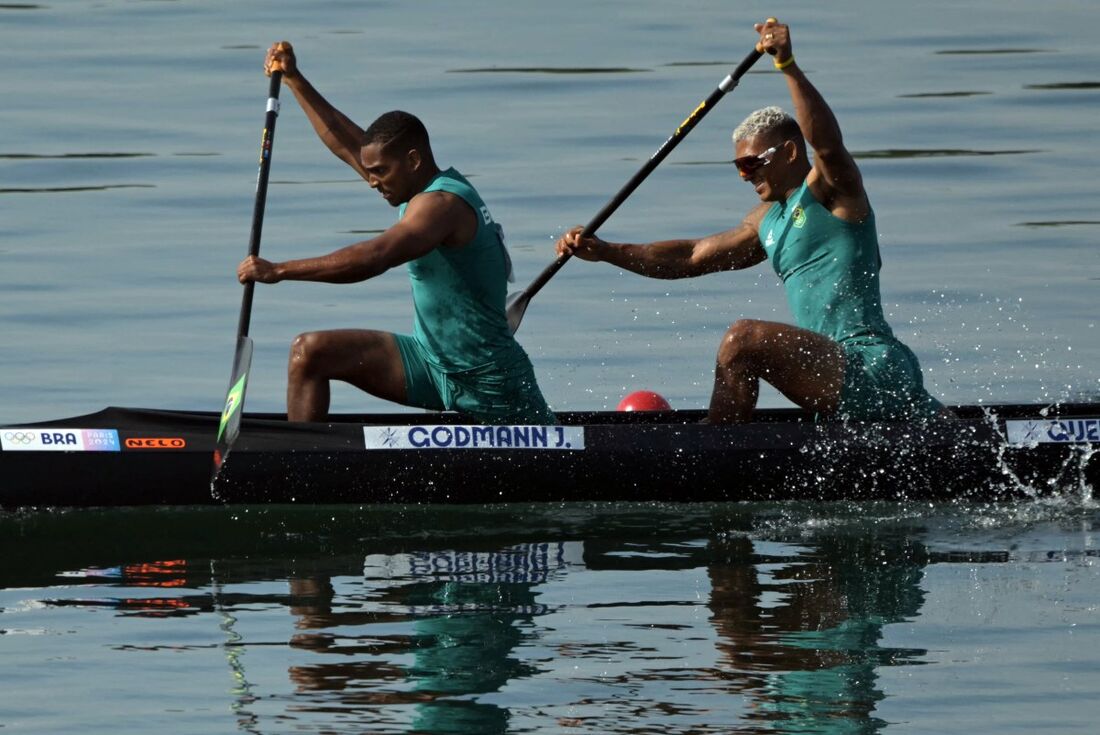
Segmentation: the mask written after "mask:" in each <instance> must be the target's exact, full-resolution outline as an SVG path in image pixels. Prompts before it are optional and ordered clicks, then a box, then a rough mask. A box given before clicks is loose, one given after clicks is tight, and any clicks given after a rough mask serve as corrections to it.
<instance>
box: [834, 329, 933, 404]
mask: <svg viewBox="0 0 1100 735" xmlns="http://www.w3.org/2000/svg"><path fill="white" fill-rule="evenodd" d="M840 346H841V348H842V349H843V350H844V385H843V387H842V388H841V390H840V404H839V405H838V406H837V410H836V418H840V419H851V420H855V421H908V420H913V419H929V418H933V417H935V416H936V414H937V413H938V412H939V411H940V410H942V409H943V404H942V403H940V402H939V401H937V400H936V399H935V398H933V397H932V396H930V395H929V394H928V391H926V390H925V389H924V377H923V375H922V374H921V370H920V363H918V362H917V356H916V355H914V354H913V351H912V350H910V349H909V348H908V347H906V346H905V345H903V344H902V343H901V342H898V341H897V340H874V341H871V340H867V341H863V340H850V341H847V342H841V343H840Z"/></svg>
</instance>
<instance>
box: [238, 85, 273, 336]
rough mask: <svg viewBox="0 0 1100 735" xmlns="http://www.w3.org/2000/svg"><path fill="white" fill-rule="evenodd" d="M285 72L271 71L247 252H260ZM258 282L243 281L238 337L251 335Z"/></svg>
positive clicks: (251, 253)
mask: <svg viewBox="0 0 1100 735" xmlns="http://www.w3.org/2000/svg"><path fill="white" fill-rule="evenodd" d="M282 81H283V73H282V72H281V71H274V72H272V73H271V86H270V87H269V88H268V92H267V115H266V117H264V134H263V139H262V140H261V142H260V171H259V173H258V174H257V175H256V204H255V206H254V207H253V208H252V232H251V234H250V235H249V238H248V254H249V255H250V256H256V255H259V254H260V234H261V233H262V232H263V228H264V207H265V205H266V203H267V179H268V176H269V174H270V173H271V146H272V144H273V143H274V141H275V121H276V120H277V119H278V117H279V89H280V88H281V87H282ZM255 290H256V284H255V283H254V282H252V281H249V282H248V283H246V284H244V295H243V296H242V298H241V316H240V319H239V320H238V321H237V339H238V340H239V339H240V338H241V337H246V336H248V327H249V325H250V324H251V322H252V294H253V292H254V291H255Z"/></svg>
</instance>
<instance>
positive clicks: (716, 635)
mask: <svg viewBox="0 0 1100 735" xmlns="http://www.w3.org/2000/svg"><path fill="white" fill-rule="evenodd" d="M1098 519H1100V516H1097V511H1096V509H1095V508H1094V507H1092V506H1091V505H1089V504H1085V505H1076V506H1075V505H1073V504H1066V503H1064V502H1063V503H1061V504H1058V503H1051V504H1046V505H1038V504H1035V505H1028V506H1015V507H1006V506H997V507H993V506H990V507H979V506H958V507H957V508H953V507H932V506H904V505H898V504H890V503H882V504H861V505H844V504H838V505H824V504H818V505H814V504H797V505H796V504H789V505H780V504H761V505H733V504H716V505H698V506H696V505H690V506H688V505H664V504H659V505H641V504H636V505H630V504H617V505H591V504H576V505H564V506H549V505H527V506H498V507H474V508H416V507H411V506H410V507H405V508H394V507H386V508H370V507H364V508H359V509H349V508H339V509H337V508H323V507H317V508H283V509H280V508H273V507H269V508H262V509H249V508H238V509H175V510H142V511H137V510H134V511H109V512H96V511H89V512H81V513H67V514H56V515H54V514H24V515H22V516H18V517H17V516H7V517H0V531H3V536H2V538H3V539H6V542H11V543H15V540H18V545H19V547H20V548H21V549H23V550H24V553H25V558H26V559H27V563H26V564H24V565H20V566H19V567H9V568H6V569H4V570H3V572H2V573H0V632H3V633H6V634H7V635H5V636H0V641H3V642H4V643H5V644H6V645H7V649H6V652H5V653H6V659H5V660H6V661H10V662H11V666H12V670H15V669H16V668H20V669H22V668H26V669H27V670H31V671H34V670H37V669H36V667H37V668H41V667H42V666H49V663H48V662H50V661H52V660H54V659H55V658H58V657H64V656H66V655H70V654H72V653H73V652H76V655H78V656H79V660H80V661H81V669H80V670H81V671H84V672H87V671H96V672H98V676H100V677H101V678H102V679H103V680H104V682H105V683H107V684H111V683H112V682H116V684H115V685H114V688H113V689H110V690H109V691H115V692H117V694H107V695H105V699H102V700H100V699H94V700H82V699H80V698H79V696H77V697H76V698H75V699H73V700H72V701H71V702H69V701H66V702H65V703H61V704H56V703H55V704H54V705H53V707H54V709H53V710H52V712H53V714H51V715H50V717H52V718H55V719H54V720H51V722H52V723H54V724H58V725H63V726H66V727H68V730H69V731H71V729H72V727H74V726H75V725H74V724H73V723H75V722H76V721H77V720H78V719H81V718H88V717H91V718H92V719H93V720H95V721H99V722H111V721H112V718H113V717H115V716H116V714H115V713H116V710H117V711H122V710H124V709H125V705H124V702H123V701H122V700H121V699H120V698H125V697H126V688H125V687H124V686H121V685H118V684H117V680H119V678H120V677H121V678H125V677H127V676H130V677H135V678H137V679H144V678H146V677H149V676H154V675H156V673H157V672H160V671H163V670H164V669H165V667H174V669H175V674H174V675H173V679H171V681H170V682H168V683H165V684H164V686H165V687H169V688H171V689H172V690H173V697H174V698H180V699H181V700H182V701H188V697H195V696H196V695H194V694H193V693H192V692H191V691H190V689H192V688H194V687H198V686H200V683H203V684H204V685H206V686H215V687H216V688H215V689H214V690H212V691H211V692H209V693H205V694H203V696H202V697H198V701H201V702H203V704H202V705H201V707H200V708H198V709H195V710H194V711H191V710H189V709H188V708H187V707H182V708H181V709H179V714H178V716H177V718H176V722H177V725H176V726H175V729H171V730H170V732H173V733H174V732H194V731H196V730H197V729H201V728H203V727H205V726H204V725H203V724H202V723H201V722H200V720H201V717H200V715H199V714H198V711H199V709H201V710H202V711H204V712H210V711H213V712H215V713H219V714H218V715H217V716H218V717H219V718H221V721H222V722H223V723H224V722H225V721H226V720H227V718H231V720H230V721H232V722H234V723H235V726H236V727H237V728H238V729H239V730H243V731H247V732H256V733H261V732H262V733H269V732H291V731H293V732H318V733H320V732H325V733H331V732H361V731H363V728H368V727H369V728H370V731H371V732H407V733H504V732H558V731H564V732H591V733H638V732H680V733H688V732H690V733H718V732H731V731H736V732H742V733H791V732H818V733H871V732H878V731H881V730H883V729H884V728H887V722H889V721H891V718H892V717H897V716H898V715H897V714H896V712H897V711H898V710H897V708H899V707H900V708H901V710H904V709H905V706H906V703H916V704H909V705H908V706H910V707H914V706H920V705H919V702H921V701H923V698H926V697H932V698H947V699H948V700H950V698H951V697H952V696H953V695H954V692H953V691H952V686H953V685H952V684H951V680H950V678H947V679H943V678H942V677H943V675H942V674H939V675H938V674H936V673H935V672H932V673H931V674H923V673H918V671H924V670H927V669H928V668H937V667H942V668H944V670H945V672H946V671H950V670H951V666H952V665H953V664H954V663H955V661H956V660H958V659H967V658H968V657H972V656H973V654H971V653H970V652H969V651H968V650H967V649H966V645H965V643H962V644H960V643H958V641H957V640H956V639H960V640H962V641H966V640H967V639H968V638H974V637H978V638H980V637H981V636H983V635H986V636H987V635H989V634H990V629H989V628H988V627H987V623H986V621H985V620H984V619H982V618H981V616H979V618H977V619H969V617H968V616H969V607H971V606H973V605H976V604H979V605H985V606H994V607H995V608H996V609H1004V610H1012V611H1014V612H1013V613H1012V614H1013V615H1014V616H1018V617H1023V618H1024V619H1026V620H1029V621H1030V623H1029V626H1030V627H1028V628H1023V629H1022V630H1021V631H1019V632H1016V633H1014V634H1013V636H1012V640H1013V651H1014V653H1013V656H1014V658H1015V659H1016V660H1017V661H1026V660H1032V659H1033V660H1034V663H1032V664H1030V665H1029V664H1022V665H1023V672H1024V673H1023V674H1022V675H1021V676H1020V677H1019V678H1017V679H1014V680H1012V682H1009V683H1003V684H1000V685H999V686H1003V687H1007V688H1009V689H1011V687H1012V686H1013V685H1016V686H1024V687H1026V688H1028V689H1029V690H1032V689H1034V688H1035V687H1036V686H1038V687H1039V689H1040V690H1041V689H1042V685H1038V684H1036V683H1035V681H1034V677H1031V676H1030V675H1028V674H1027V672H1034V671H1035V670H1036V667H1037V666H1039V665H1040V663H1041V664H1042V665H1043V666H1045V667H1053V670H1054V671H1060V670H1061V668H1060V667H1063V666H1065V665H1066V664H1061V663H1060V662H1061V661H1063V660H1066V659H1072V658H1073V656H1074V655H1075V654H1073V653H1072V651H1078V650H1090V646H1091V645H1093V644H1096V643H1097V642H1100V626H1096V625H1095V624H1092V623H1089V616H1090V613H1089V612H1088V611H1089V609H1090V606H1091V609H1095V605H1096V598H1095V586H1094V583H1095V582H1096V581H1097V579H1096V574H1097V566H1096V564H1095V561H1096V558H1097V555H1096V549H1095V546H1096V544H1095V541H1096V539H1095V537H1094V534H1093V532H1092V528H1093V527H1094V525H1095V522H1096V521H1097V520H1098ZM122 528H125V529H127V531H126V532H125V533H119V532H118V530H119V529H122ZM308 529H311V531H310V530H308ZM62 535H63V536H64V538H66V540H67V543H66V544H65V545H64V546H59V545H57V544H54V543H52V540H54V539H57V538H60V537H62ZM6 542H0V544H2V543H6ZM201 549H206V550H212V551H214V552H215V553H216V554H217V556H216V557H215V558H213V559H210V558H205V557H203V556H202V555H201V554H199V553H197V551H198V550H201ZM0 551H5V549H2V548H0ZM171 551H180V552H183V553H182V554H181V555H179V556H173V555H170V554H169V552H171ZM7 558H11V557H10V555H7ZM117 558H122V559H126V560H127V561H123V562H118V563H103V562H104V560H110V559H117ZM81 560H83V561H84V564H83V565H80V566H77V565H78V564H79V562H80V561H81ZM1044 568H1045V569H1047V570H1048V571H1046V572H1044V571H1042V570H1043V569H1044ZM951 569H959V570H960V571H959V572H958V573H956V572H953V571H945V570H951ZM982 569H988V570H996V571H995V575H996V576H998V577H1001V578H1004V579H1005V580H1006V583H1009V584H1010V586H1007V587H1002V590H1001V592H1000V594H1001V597H1000V599H997V598H989V595H990V594H994V593H996V592H997V591H996V590H995V589H992V588H988V587H986V586H983V585H981V584H975V585H971V584H969V583H966V582H965V581H964V582H963V583H962V584H961V585H960V584H959V583H958V582H952V583H951V584H949V585H948V586H947V587H944V586H943V585H940V584H937V583H936V581H935V580H936V579H937V578H945V577H946V578H949V579H958V578H962V579H964V580H965V577H966V575H967V574H970V575H974V574H986V575H989V574H994V572H992V571H991V572H981V571H980V570H982ZM968 570H969V571H968ZM1060 570H1061V571H1060ZM1052 573H1053V576H1052V577H1051V574H1052ZM1047 578H1050V581H1049V582H1045V581H1043V580H1045V579H1047ZM1003 584H1004V583H1003ZM1044 585H1045V587H1044ZM1004 590H1008V593H1007V596H1006V593H1005V592H1004ZM1036 590H1038V591H1040V592H1043V593H1044V594H1055V595H1057V599H1059V600H1063V601H1064V604H1063V605H1061V606H1060V608H1059V609H1060V611H1061V613H1060V614H1061V615H1062V616H1063V620H1062V621H1061V622H1060V623H1059V625H1068V626H1070V628H1071V629H1072V630H1073V631H1074V636H1075V637H1074V640H1073V641H1071V642H1059V643H1054V642H1052V641H1051V640H1050V639H1049V637H1047V636H1045V635H1039V637H1038V642H1035V641H1031V642H1029V640H1028V637H1027V636H1028V634H1029V631H1031V630H1035V631H1037V632H1039V633H1042V628H1043V627H1044V626H1046V627H1049V626H1050V623H1051V621H1050V620H1049V617H1048V614H1049V610H1048V609H1047V603H1048V598H1047V599H1044V595H1043V594H1040V595H1039V596H1038V597H1035V596H1034V594H1033V593H1034V592H1035V591H1036ZM1044 590H1049V593H1048V592H1044ZM930 598H937V601H936V604H934V605H933V604H931V603H930ZM987 598H988V599H989V601H988V602H987V601H985V600H987ZM937 618H947V619H950V620H951V621H952V622H951V624H952V625H953V626H954V628H955V632H954V633H953V634H952V635H950V636H947V637H943V635H942V633H937V631H939V628H937V625H942V623H939V622H937ZM925 620H928V621H929V622H923V621H925ZM1044 621H1045V622H1044ZM990 622H994V621H990ZM996 622H997V624H998V625H1000V626H1004V625H1005V624H1006V621H1005V620H1004V617H1003V615H1002V616H1001V618H999V619H998V621H996ZM922 626H923V627H922ZM921 630H924V631H925V633H924V635H923V637H922V636H921V635H920V634H916V635H914V634H913V633H911V632H908V631H921ZM929 635H932V636H933V637H934V638H935V640H936V644H935V646H934V647H933V646H930V645H928V644H927V640H928V636H929ZM85 639H86V640H87V641H89V642H91V646H89V645H88V643H84V641H85ZM103 641H107V645H104V644H103ZM1070 644H1072V645H1071V647H1069V648H1067V645H1070ZM959 645H961V646H962V648H958V649H956V648H955V647H956V646H959ZM1052 656H1053V659H1051V658H1050V657H1052ZM983 660H984V659H983V658H981V657H979V658H977V659H975V660H974V661H973V662H972V664H971V665H972V666H976V667H978V669H977V670H976V671H975V673H974V675H975V676H978V677H979V678H981V677H985V678H989V677H997V676H999V675H1001V674H1000V670H999V669H998V668H997V664H996V661H995V660H994V661H991V662H990V663H989V664H988V666H991V667H994V668H988V669H982V668H981V667H982V665H983V664H982V661H983ZM1071 667H1072V666H1071ZM903 671H904V672H906V673H903V674H901V673H895V672H903ZM57 675H58V674H57V673H55V676H57ZM1057 678H1058V677H1054V678H1053V679H1050V681H1051V682H1053V681H1054V679H1057ZM3 683H4V684H5V685H6V686H7V687H8V689H9V690H10V691H11V692H14V693H15V696H19V694H20V693H21V692H24V691H26V688H27V687H29V686H30V687H33V686H36V683H35V679H34V678H33V677H32V678H31V679H29V680H26V681H23V680H16V679H8V680H5V681H4V682H3ZM64 685H65V681H64V679H63V678H62V679H60V680H59V681H57V682H55V684H54V686H64ZM1051 686H1054V684H1051ZM1058 686H1061V685H1058ZM1081 686H1087V684H1086V683H1085V682H1084V681H1082V682H1081ZM82 691H86V689H85V690H82ZM211 698H213V699H214V700H215V702H214V703H213V704H212V703H211ZM945 706H946V705H945ZM958 706H962V705H961V704H960V705H958ZM1002 706H1008V707H1011V706H1012V705H1011V704H1009V705H1002ZM211 707H213V708H214V709H213V710H211ZM891 707H893V708H895V709H894V710H891ZM891 712H895V714H891ZM38 717H39V719H36V716H35V715H32V714H25V715H24V721H26V722H32V723H33V722H44V721H45V720H43V719H41V717H42V716H38ZM57 718H60V719H57ZM993 721H995V720H991V722H993ZM209 724H210V723H206V725H209ZM66 727H61V728H60V730H59V731H65V730H66ZM47 729H48V728H47ZM206 729H209V727H206ZM93 731H94V730H93ZM100 731H104V732H107V731H114V730H112V728H111V727H109V726H104V727H103V728H102V729H101V730H100ZM994 731H996V730H995V729H987V730H984V731H983V730H982V729H981V728H978V729H977V730H975V732H994Z"/></svg>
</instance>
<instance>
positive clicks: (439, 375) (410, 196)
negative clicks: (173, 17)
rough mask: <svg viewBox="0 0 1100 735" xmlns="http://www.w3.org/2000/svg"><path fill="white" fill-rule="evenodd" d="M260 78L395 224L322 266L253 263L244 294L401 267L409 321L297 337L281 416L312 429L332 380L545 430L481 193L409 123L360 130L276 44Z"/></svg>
mask: <svg viewBox="0 0 1100 735" xmlns="http://www.w3.org/2000/svg"><path fill="white" fill-rule="evenodd" d="M264 69H265V71H266V72H267V73H268V74H269V75H270V74H271V73H272V72H274V71H280V72H282V73H283V83H284V84H286V85H287V86H288V87H290V89H291V91H293V92H294V96H295V98H296V99H297V100H298V102H299V104H300V105H301V107H302V109H303V110H304V111H305V113H306V116H307V117H308V118H309V121H310V123H311V124H312V125H313V128H314V130H315V131H316V132H317V135H318V136H319V137H320V138H321V140H322V141H323V142H324V143H325V145H327V146H328V148H329V149H330V150H331V151H332V152H333V153H334V154H335V155H336V156H337V157H338V158H340V159H341V160H342V161H344V162H345V163H346V164H348V165H349V166H351V167H352V168H353V169H355V170H356V171H357V172H358V173H359V175H360V176H362V177H363V178H364V179H365V180H366V181H367V183H368V184H370V186H371V188H373V189H375V190H376V191H377V192H378V193H379V194H381V195H382V197H383V198H385V200H386V201H387V202H389V203H390V205H392V206H394V207H398V208H399V210H398V222H397V223H396V224H394V225H393V226H392V227H390V228H389V229H387V230H386V231H385V232H383V233H382V234H380V235H378V236H377V237H374V238H372V239H370V240H364V241H362V242H357V243H353V244H351V245H348V246H347V247H343V248H340V249H339V250H336V251H333V252H331V253H329V254H327V255H322V256H318V257H311V258H303V259H300V260H288V261H285V262H281V263H274V262H271V261H268V260H264V259H263V258H259V257H254V256H250V257H248V258H246V259H245V260H244V261H242V262H241V264H240V265H239V266H238V269H237V277H238V279H239V280H240V281H241V282H242V283H247V282H249V281H255V282H259V283H278V282H279V281H286V280H293V281H324V282H328V283H354V282H358V281H364V280H366V279H368V278H373V277H374V276H377V275H380V274H381V273H383V272H385V271H387V270H389V269H390V268H393V267H395V266H398V265H402V264H407V267H408V271H409V279H410V281H411V283H412V295H413V305H414V307H415V320H414V325H413V333H412V334H410V335H401V334H392V333H390V332H382V331H376V330H365V329H338V330H328V331H320V332H306V333H304V334H300V335H298V336H297V337H296V338H295V339H294V342H293V344H292V345H291V348H290V361H289V366H288V369H287V417H288V418H289V419H290V420H291V421H322V420H324V419H325V418H326V416H327V415H328V409H329V401H330V388H329V383H330V381H332V380H342V381H344V382H347V383H350V384H352V385H354V386H356V387H357V388H360V389H362V390H364V391H366V392H368V393H370V394H372V395H375V396H378V397H379V398H384V399H386V400H390V401H394V402H396V403H402V404H405V405H410V406H417V407H420V408H426V409H432V410H444V409H450V410H456V411H459V412H461V413H463V414H465V415H467V416H469V417H471V418H472V419H474V420H476V421H479V422H482V423H494V424H507V423H514V424H520V423H522V424H553V423H556V420H555V418H554V414H553V413H552V412H551V411H550V409H549V407H548V406H547V404H546V401H545V399H544V398H543V396H542V393H541V391H540V390H539V387H538V383H537V381H536V380H535V374H534V370H533V368H532V367H531V361H530V359H528V356H527V353H526V352H524V350H523V348H522V347H520V345H519V343H518V342H516V340H515V338H514V337H512V333H511V330H510V329H509V328H508V321H507V317H506V315H505V298H506V286H507V280H508V277H509V274H510V271H511V261H510V260H509V257H508V252H507V250H506V249H505V246H504V235H503V231H502V230H501V227H500V225H499V224H497V223H496V222H495V221H494V220H493V217H492V215H491V214H490V212H489V208H488V207H487V206H486V205H485V202H484V201H482V199H481V197H480V195H479V194H478V193H477V191H476V190H475V189H474V188H473V187H472V186H471V185H470V182H468V181H467V180H466V179H465V178H464V177H463V176H462V175H461V174H459V173H458V172H457V171H455V170H454V169H453V168H449V169H446V170H440V168H439V166H438V165H437V164H436V162H435V158H434V156H433V154H432V149H431V145H430V142H429V140H428V132H427V130H426V129H425V127H424V125H423V123H421V121H420V120H419V119H417V118H416V117H415V116H414V115H411V114H409V113H407V112H403V111H399V110H397V111H393V112H387V113H385V114H384V115H382V116H380V117H379V118H378V119H377V120H375V121H374V122H373V123H372V124H371V125H370V126H369V127H368V128H367V129H366V130H363V129H362V128H360V127H359V126H358V125H356V124H355V123H354V122H352V121H351V120H350V119H349V118H348V117H347V116H346V115H344V114H343V113H342V112H340V111H339V110H337V109H336V108H335V107H333V106H332V105H331V104H329V103H328V101H327V100H325V98H324V97H322V96H321V94H320V93H319V92H318V91H317V90H316V89H315V88H314V87H313V85H311V84H310V83H309V82H308V81H307V80H306V78H305V77H304V76H303V75H302V73H301V71H299V69H298V64H297V59H296V58H295V55H294V50H293V48H292V47H291V45H290V44H289V43H286V42H280V43H276V44H274V45H273V46H272V47H271V49H270V50H269V51H268V52H267V57H266V59H265V62H264Z"/></svg>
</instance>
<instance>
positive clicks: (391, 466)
mask: <svg viewBox="0 0 1100 735" xmlns="http://www.w3.org/2000/svg"><path fill="white" fill-rule="evenodd" d="M955 411H956V413H957V415H958V419H957V420H951V421H937V422H931V423H928V424H909V423H892V422H882V423H841V422H815V421H814V420H813V417H812V416H811V415H809V414H806V413H804V412H802V411H799V410H797V409H765V410H760V411H758V412H757V414H756V415H755V417H754V420H753V422H752V423H748V424H742V425H737V426H710V425H707V424H703V423H700V420H701V419H702V418H703V416H704V413H703V412H702V411H655V412H572V413H563V414H561V415H560V416H559V418H560V420H561V422H562V423H561V425H559V426H549V427H546V426H543V427H532V426H472V425H469V424H467V423H464V422H463V420H462V419H461V418H460V417H459V416H457V415H454V414H449V413H430V414H423V413H392V414H359V415H353V414H348V415H338V416H333V417H332V419H331V420H330V421H329V422H325V423H288V422H287V421H286V420H285V417H284V416H281V415H278V414H246V415H245V417H244V419H243V421H242V424H241V434H240V437H239V438H238V440H237V442H236V444H235V445H234V447H233V450H232V452H231V454H230V455H229V457H228V458H227V460H226V462H225V465H224V467H223V469H222V473H221V474H220V475H219V477H218V480H217V482H216V483H211V479H210V475H211V468H212V454H213V450H214V435H215V432H216V428H217V425H218V416H217V414H215V413H213V412H195V411H169V410H152V409H132V408H107V409H105V410H103V411H100V412H98V413H93V414H88V415H85V416H77V417H74V418H69V419H64V420H57V421H45V422H40V423H31V424H23V425H19V426H5V427H0V506H3V507H6V508H14V507H27V506H33V507H43V506H85V507H87V506H121V505H168V504H171V505H179V504H187V505H192V504H209V503H364V504H365V503H495V502H530V501H549V502H553V501H578V500H579V501H614V500H664V501H741V500H781V499H798V500H842V499H852V500H863V499H890V500H898V499H930V500H941V499H952V498H954V499H967V500H985V499H989V498H1004V497H1012V496H1028V495H1032V496H1035V495H1051V494H1065V493H1072V494H1080V493H1082V492H1088V491H1089V490H1090V488H1092V487H1096V486H1097V483H1098V481H1100V457H1098V456H1094V455H1100V452H1097V449H1098V448H1100V404H1097V403H1086V404H1069V405H1058V406H1040V405H995V406H957V407H955Z"/></svg>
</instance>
